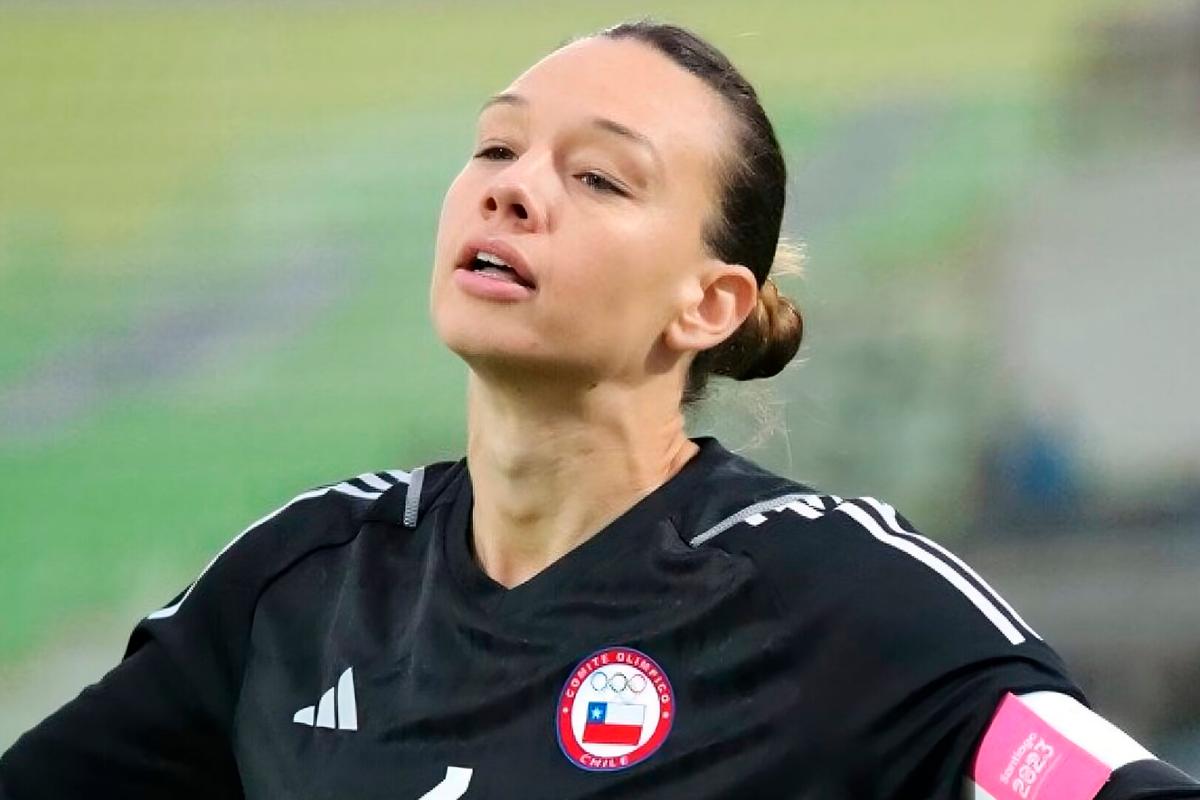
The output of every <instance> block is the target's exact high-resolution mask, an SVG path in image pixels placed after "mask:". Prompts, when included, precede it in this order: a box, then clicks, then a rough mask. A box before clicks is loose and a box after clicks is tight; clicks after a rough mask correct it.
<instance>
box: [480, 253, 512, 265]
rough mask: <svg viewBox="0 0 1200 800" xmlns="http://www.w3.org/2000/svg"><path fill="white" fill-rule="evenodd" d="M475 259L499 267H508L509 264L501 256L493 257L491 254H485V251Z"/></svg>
mask: <svg viewBox="0 0 1200 800" xmlns="http://www.w3.org/2000/svg"><path fill="white" fill-rule="evenodd" d="M475 257H476V258H478V259H479V260H480V261H486V262H487V263H488V264H495V265H496V266H497V267H508V262H507V261H505V260H504V259H503V258H501V257H500V256H497V255H492V254H491V253H487V252H484V251H483V250H480V251H479V253H478V254H476V256H475ZM508 268H509V269H512V267H508Z"/></svg>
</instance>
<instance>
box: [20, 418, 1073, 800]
mask: <svg viewBox="0 0 1200 800" xmlns="http://www.w3.org/2000/svg"><path fill="white" fill-rule="evenodd" d="M696 441H697V443H698V444H699V445H700V450H699V452H698V454H697V455H696V456H695V457H694V458H693V459H692V460H691V461H689V462H688V463H687V464H686V465H685V466H684V467H683V468H682V469H681V470H680V471H679V472H678V473H677V474H676V475H675V476H673V477H672V478H671V479H670V480H669V481H667V482H666V483H665V484H664V485H663V486H661V487H659V488H658V489H657V490H655V491H654V492H652V493H651V494H650V495H648V496H647V497H645V498H643V499H642V500H641V501H640V502H638V503H637V504H635V505H634V506H633V507H632V508H630V509H629V510H627V511H626V512H625V513H624V514H622V515H621V516H620V517H619V518H618V519H616V520H614V521H613V522H612V523H611V524H609V525H608V526H606V527H605V528H604V530H602V531H600V532H599V533H598V534H596V535H595V536H594V537H592V538H591V539H589V540H588V541H587V542H585V543H584V544H582V545H581V546H579V547H578V548H577V549H575V550H573V551H572V552H570V553H568V554H567V555H565V556H564V557H563V558H561V559H560V560H559V561H557V562H555V563H554V564H552V565H550V566H549V567H547V568H546V569H545V570H544V571H543V572H541V573H539V574H538V575H536V576H534V577H533V578H531V579H530V580H529V581H527V582H525V583H523V584H521V585H520V586H517V587H514V588H511V589H507V588H505V587H503V586H501V585H499V584H497V583H496V582H495V581H493V580H492V579H491V578H489V577H488V576H487V575H486V574H485V573H484V572H483V571H482V569H481V568H480V567H479V565H478V564H477V562H476V560H475V558H474V555H473V549H472V532H471V509H472V504H473V495H472V489H471V484H470V475H469V472H468V470H467V464H466V460H465V459H463V460H460V461H457V462H442V463H439V464H434V465H430V466H428V467H427V468H426V470H425V475H424V481H423V483H422V490H421V498H420V503H419V518H418V521H417V523H416V525H415V526H414V527H405V526H404V524H403V518H404V509H405V506H406V501H407V499H408V498H407V491H408V487H407V486H406V485H404V484H401V485H397V486H395V487H394V488H392V489H390V490H387V491H385V492H383V493H382V495H381V496H379V497H378V498H374V499H373V498H372V497H371V496H370V494H369V493H367V492H366V490H367V489H369V488H370V482H361V481H360V482H357V483H353V484H350V487H351V489H352V491H348V492H347V491H342V490H339V489H338V487H336V486H334V487H331V488H327V489H326V490H325V491H323V492H319V493H318V492H312V493H307V495H302V496H301V498H300V499H298V500H297V501H295V502H293V503H292V504H290V505H289V506H288V507H287V508H285V509H284V510H283V511H281V512H280V513H278V514H276V515H275V516H273V517H272V518H271V519H269V520H267V521H266V522H263V523H261V524H259V525H258V526H257V527H254V528H253V529H252V530H250V531H249V532H248V533H247V534H245V535H244V536H242V537H241V538H240V539H238V540H237V541H236V542H235V543H234V544H233V545H232V546H230V547H229V548H228V549H227V551H225V552H224V553H223V554H222V555H221V556H220V557H219V558H218V559H217V560H216V562H215V563H214V564H213V566H212V567H211V568H210V569H209V570H207V571H206V572H205V573H204V574H203V575H202V576H201V577H200V578H199V580H198V581H197V582H196V583H195V585H194V586H193V587H192V589H191V591H190V593H189V594H188V596H187V597H186V599H184V600H183V602H182V604H181V605H180V606H179V608H178V611H176V612H175V613H174V614H172V615H170V616H166V617H162V618H147V619H146V620H143V621H142V622H141V623H140V624H139V625H138V626H137V628H136V629H135V631H134V633H133V636H132V637H131V640H130V644H129V648H128V652H127V655H126V658H125V660H124V661H123V662H122V663H121V664H120V665H119V666H118V667H117V668H116V669H114V670H113V672H112V673H110V674H109V675H108V676H106V677H105V678H104V679H103V680H102V681H101V682H100V683H99V684H97V685H96V686H94V687H92V688H90V689H89V690H87V691H85V692H84V693H83V694H82V695H81V696H80V697H79V698H77V699H76V700H75V701H73V702H71V703H69V704H68V705H67V706H66V707H64V708H63V709H62V710H60V711H59V712H58V713H56V714H55V715H54V716H52V717H51V718H49V719H48V720H47V721H45V722H44V723H42V724H41V725H39V726H38V727H36V728H34V729H33V730H32V731H30V732H29V733H28V734H26V735H25V736H24V737H22V738H21V739H20V740H19V741H18V742H17V743H16V744H15V745H14V747H13V748H12V749H11V750H10V751H9V752H8V753H6V754H5V755H4V756H3V758H2V759H0V787H2V788H0V793H4V796H6V797H9V798H11V800H30V799H31V798H51V797H53V798H70V797H88V798H105V797H120V798H122V799H123V800H132V799H133V798H150V797H184V798H186V797H197V798H199V797H203V798H207V799H208V800H216V799H217V798H225V797H231V798H232V797H241V796H245V797H249V798H272V799H273V800H274V799H277V798H301V797H304V798H325V797H329V798H333V797H338V798H342V797H356V798H376V797H378V798H388V800H406V798H412V800H417V798H422V797H424V796H425V795H426V794H427V793H428V792H430V790H432V789H433V787H435V786H437V785H439V783H440V782H442V781H443V779H445V778H447V774H448V773H447V769H448V767H460V768H466V769H470V770H471V771H472V772H471V774H470V778H469V782H468V784H467V787H466V790H465V793H464V794H462V795H461V796H462V797H464V798H467V799H468V800H471V799H472V798H475V799H482V798H523V799H525V798H555V799H556V800H579V799H582V798H602V797H603V798H607V797H621V798H647V799H651V798H653V799H658V798H679V797H688V798H692V799H694V800H708V799H709V798H759V797H762V798H768V797H770V798H855V799H856V800H869V798H897V797H913V798H923V799H925V800H938V799H943V798H944V799H945V800H949V798H958V797H960V793H961V787H962V780H963V776H964V775H965V774H966V773H967V768H968V765H969V762H970V759H971V756H972V754H973V751H974V748H975V746H976V743H977V742H978V740H979V738H980V736H981V735H982V733H983V730H984V728H985V727H986V725H987V723H988V721H989V719H990V718H991V715H992V713H993V712H994V710H995V708H996V705H997V703H998V702H999V701H1000V699H1001V697H1002V696H1003V694H1004V692H1005V691H1015V692H1023V691H1033V690H1038V689H1050V690H1057V691H1064V692H1068V693H1071V694H1074V695H1075V696H1077V697H1081V696H1080V694H1079V691H1078V689H1077V688H1076V687H1075V685H1074V684H1073V682H1072V681H1071V680H1070V678H1069V677H1068V676H1067V674H1066V671H1065V669H1064V667H1063V665H1062V663H1061V661H1060V660H1059V658H1058V657H1057V656H1056V655H1055V654H1054V652H1053V651H1052V650H1051V649H1050V648H1049V647H1047V646H1046V645H1045V644H1044V643H1042V642H1041V641H1040V640H1039V639H1037V637H1036V636H1034V635H1033V634H1032V633H1031V632H1029V631H1027V629H1025V628H1023V627H1022V626H1021V625H1020V624H1019V622H1018V621H1017V620H1015V618H1014V617H1013V616H1012V615H1011V614H1010V613H1009V612H1008V611H1007V610H1003V611H1001V612H999V613H1000V615H1001V616H1002V617H1003V619H1004V620H1006V622H1004V623H1003V624H1002V625H1001V626H998V624H997V623H996V621H995V620H989V619H988V618H987V617H986V616H985V615H984V614H983V613H982V612H981V610H980V609H979V608H978V607H977V606H976V605H975V604H974V603H973V602H972V601H971V600H970V599H968V597H967V596H966V595H965V594H964V593H963V591H962V590H961V586H960V587H956V586H955V585H953V584H952V583H951V581H950V580H949V579H947V577H946V576H945V575H941V574H938V573H937V572H935V571H934V569H932V568H931V567H930V566H929V565H928V564H926V563H922V562H921V561H919V560H917V558H915V557H914V556H913V555H912V554H911V553H909V552H905V551H904V549H903V548H905V547H909V546H910V545H901V546H899V547H898V546H896V542H898V541H900V540H903V541H906V542H911V543H912V544H911V546H912V547H919V548H921V549H922V552H925V553H927V554H930V555H929V556H928V557H929V558H933V559H936V560H937V563H940V564H942V565H943V569H945V570H950V571H951V572H952V573H953V574H954V575H958V576H959V577H958V578H956V579H955V580H957V581H966V582H967V583H968V584H969V585H970V586H971V587H974V589H973V591H975V592H978V593H981V594H980V596H982V597H985V598H987V597H990V595H989V594H988V593H987V591H988V590H987V589H986V587H982V586H981V585H980V584H979V583H978V582H977V581H976V580H975V579H974V578H973V577H970V576H969V575H966V573H965V572H964V571H963V569H962V568H961V566H959V565H956V564H953V563H952V562H951V561H950V560H948V558H947V557H946V556H945V555H944V554H942V553H939V552H937V551H936V550H935V549H934V548H932V547H931V546H930V545H928V544H927V543H924V542H923V541H922V540H920V539H919V537H916V536H915V535H911V534H908V533H904V532H903V531H901V532H899V533H898V532H896V531H895V530H894V529H893V528H890V527H889V519H888V518H887V517H886V516H884V515H882V514H881V512H880V508H879V507H877V506H875V505H872V504H871V503H869V502H866V501H857V502H856V504H855V505H854V506H853V508H854V509H858V511H853V510H851V511H850V512H848V511H847V508H848V507H845V506H843V507H841V508H839V507H838V503H839V501H837V500H836V499H834V498H831V497H828V496H824V497H820V498H817V497H815V496H812V497H810V498H809V499H810V500H811V501H812V504H810V505H806V506H804V507H797V508H796V509H792V510H789V509H787V508H783V509H774V510H765V511H764V512H763V513H762V516H761V517H753V518H751V520H746V521H739V522H737V523H736V524H732V525H729V526H728V527H727V528H726V529H724V530H723V531H722V532H721V533H720V534H719V535H717V536H715V537H713V538H711V539H709V540H707V541H705V542H704V543H702V544H698V545H696V546H693V545H692V544H690V542H692V540H693V539H695V538H696V537H697V536H699V535H700V534H702V533H703V532H705V531H707V530H709V529H710V528H712V527H713V526H714V525H717V524H718V523H721V521H722V520H725V519H727V518H729V517H731V516H733V515H735V514H737V513H738V512H739V511H741V510H742V509H745V508H746V507H747V506H750V505H752V504H755V503H758V502H760V501H766V500H771V499H772V498H778V497H780V496H781V495H786V494H790V493H795V494H810V495H811V490H809V489H807V488H806V487H803V486H799V485H797V484H795V483H793V482H790V481H787V480H785V479H783V478H781V477H779V476H777V475H773V474H771V473H769V472H766V471H764V470H762V469H761V468H759V467H758V466H757V465H755V464H753V463H752V462H750V461H748V460H746V459H744V458H741V457H740V456H737V455H734V454H732V453H730V452H729V451H727V450H726V449H725V448H724V447H722V446H721V445H720V443H718V442H717V441H716V440H714V439H711V438H702V439H697V440H696ZM364 494H367V495H368V496H365V497H364V496H363V495H364ZM817 506H819V507H820V508H819V509H818V508H817ZM802 512H803V513H802ZM856 515H857V516H856ZM863 515H866V516H863ZM897 523H898V524H900V525H901V526H905V525H907V523H906V522H905V521H904V520H903V519H902V518H899V519H898V520H897ZM877 534H881V535H877ZM889 537H891V538H889ZM990 602H991V601H989V603H990ZM998 607H999V606H997V608H998ZM153 616H154V615H152V617H153ZM1002 627H1003V628H1006V629H1008V630H1010V631H1017V632H1018V633H1019V636H1018V637H1017V638H1018V639H1019V640H1018V641H1016V642H1015V643H1014V642H1013V641H1010V638H1012V637H1011V635H1010V634H1006V633H1005V632H1004V630H1002ZM613 648H616V649H613ZM630 648H632V650H635V651H637V653H640V654H644V655H645V656H647V657H648V658H649V659H652V660H653V661H654V662H655V664H656V665H657V668H658V669H659V670H661V674H664V675H665V676H666V677H667V679H668V680H669V684H670V687H671V689H672V690H673V696H672V697H671V698H670V703H669V704H665V705H664V704H663V702H665V701H663V702H659V704H658V705H657V706H653V705H652V704H643V705H642V706H639V707H640V708H641V709H642V710H641V712H640V713H642V714H643V717H642V719H647V717H645V714H647V713H650V712H647V711H646V709H651V710H653V709H654V708H657V709H658V711H667V710H669V711H670V712H672V714H673V715H672V714H668V715H667V716H664V717H662V719H666V718H667V717H668V716H669V717H670V719H671V720H672V721H671V723H670V726H669V733H668V734H667V735H666V738H665V740H664V741H663V742H662V744H661V746H660V747H659V748H658V749H657V750H654V751H653V752H652V753H651V754H649V755H648V756H647V757H645V758H644V760H640V761H638V762H637V763H634V764H632V765H629V766H624V767H621V766H620V765H619V764H616V766H617V767H619V768H613V769H600V768H589V769H584V768H582V767H581V766H578V765H577V764H576V763H574V762H573V761H572V759H571V758H569V757H568V752H567V750H568V745H567V744H561V743H560V735H559V732H558V730H559V729H558V727H557V725H558V721H559V719H560V717H559V716H558V715H559V714H560V713H562V708H560V697H561V696H563V695H562V692H563V689H564V686H566V685H567V683H568V681H569V680H570V679H571V678H572V676H573V675H575V674H576V670H577V669H578V668H579V667H580V664H581V662H584V661H585V659H588V658H589V657H590V656H593V655H594V654H600V653H608V654H609V655H612V657H614V658H615V657H616V656H615V655H613V654H615V653H616V652H617V649H620V651H621V652H622V653H625V652H629V650H628V649H630ZM595 657H596V658H597V659H599V658H600V657H601V656H600V655H595ZM347 670H352V677H353V680H352V683H353V687H354V694H355V698H354V705H355V708H356V713H357V723H356V729H354V730H346V729H337V728H336V727H335V728H324V727H313V726H312V725H311V724H299V723H297V722H295V721H293V716H294V715H295V714H296V713H297V712H298V711H300V710H301V709H303V708H305V707H309V710H310V713H311V711H312V709H313V708H316V707H319V705H320V701H321V698H323V697H330V698H332V694H331V690H332V688H333V687H335V686H336V685H338V683H339V680H341V679H342V677H343V676H347V675H348V673H347ZM647 674H650V673H647ZM654 674H658V673H657V672H655V673H654ZM347 680H349V678H347ZM605 691H607V690H605ZM654 691H655V692H657V691H658V690H657V688H656V689H655V690H654ZM656 696H657V695H656ZM614 697H617V698H618V700H619V703H618V702H617V700H614V703H613V704H612V705H610V706H609V708H613V709H616V711H614V713H625V712H621V709H625V710H626V712H627V711H628V709H629V708H631V707H632V706H637V705H638V704H639V703H641V702H642V701H640V700H638V699H637V697H634V696H632V695H628V694H626V695H620V696H617V695H614ZM631 697H632V700H631V699H630V698H631ZM622 698H623V699H622ZM1081 699H1082V698H1081ZM330 702H332V700H330ZM338 702H341V701H340V700H339V701H338ZM581 702H582V701H581ZM581 707H582V706H581ZM572 708H573V706H572ZM570 710H571V709H568V711H570ZM585 710H586V712H587V713H591V711H592V708H591V707H590V706H589V707H587V708H586V709H585ZM635 710H636V709H635ZM658 711H655V712H654V713H656V714H657V713H658ZM581 713H583V712H581ZM338 715H339V716H338V719H339V720H342V719H345V716H344V712H343V711H338ZM567 718H569V717H565V718H564V719H567ZM654 719H658V717H654ZM650 724H651V727H653V723H650ZM659 724H665V723H659ZM662 730H667V728H665V727H664V728H662ZM571 735H572V734H571V733H570V732H569V731H568V736H571ZM593 749H597V748H593ZM605 752H609V751H605ZM589 763H591V762H589ZM594 763H600V764H603V765H605V766H614V764H615V762H614V763H613V764H609V763H607V762H594ZM450 796H453V795H452V794H450V795H446V797H450ZM439 797H440V795H439Z"/></svg>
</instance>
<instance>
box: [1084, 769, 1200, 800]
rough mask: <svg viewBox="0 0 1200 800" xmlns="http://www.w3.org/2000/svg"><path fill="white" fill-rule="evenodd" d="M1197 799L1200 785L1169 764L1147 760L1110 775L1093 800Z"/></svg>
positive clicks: (1199, 794)
mask: <svg viewBox="0 0 1200 800" xmlns="http://www.w3.org/2000/svg"><path fill="white" fill-rule="evenodd" d="M1191 797H1200V782H1197V781H1196V779H1195V778H1193V777H1191V776H1190V775H1187V774H1186V773H1183V772H1181V771H1179V770H1177V769H1175V767H1173V766H1171V765H1170V764H1167V763H1164V762H1162V761H1155V760H1152V759H1147V760H1145V761H1134V762H1133V763H1132V764H1126V765H1125V766H1123V767H1121V768H1120V769H1118V770H1116V771H1114V772H1113V774H1112V777H1111V778H1109V779H1108V783H1106V784H1104V788H1103V789H1101V790H1100V794H1098V795H1096V800H1149V799H1150V798H1154V800H1183V798H1191Z"/></svg>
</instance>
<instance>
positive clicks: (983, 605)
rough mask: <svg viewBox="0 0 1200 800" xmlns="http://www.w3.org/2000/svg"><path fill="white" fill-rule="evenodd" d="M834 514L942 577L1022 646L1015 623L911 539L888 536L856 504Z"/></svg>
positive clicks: (848, 504)
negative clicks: (844, 518)
mask: <svg viewBox="0 0 1200 800" xmlns="http://www.w3.org/2000/svg"><path fill="white" fill-rule="evenodd" d="M835 510H836V511H841V512H842V513H843V514H845V515H847V516H848V517H850V518H851V519H853V520H854V521H855V522H857V523H858V524H859V525H862V526H863V527H864V528H866V529H867V532H868V533H870V534H871V535H872V536H874V537H875V538H876V539H878V540H879V541H881V542H883V543H884V544H886V545H888V546H889V547H894V548H896V549H897V550H899V551H900V552H902V553H906V554H908V555H909V556H912V557H913V558H915V559H916V560H917V561H920V562H921V563H922V564H924V565H925V566H927V567H929V568H930V569H932V570H933V571H934V572H936V573H937V574H938V575H941V576H942V577H943V578H945V579H946V580H947V581H948V582H949V583H950V585H951V586H953V587H954V588H955V589H957V590H958V591H960V592H962V594H963V595H964V596H965V597H966V598H967V599H968V600H970V601H971V603H972V604H973V605H974V606H975V607H976V608H978V609H979V610H980V611H981V612H982V613H983V615H984V616H985V617H987V619H988V620H989V621H990V622H991V623H992V624H993V625H995V626H996V628H998V629H999V630H1000V632H1001V633H1003V634H1004V636H1005V638H1007V639H1008V641H1010V642H1012V643H1013V644H1020V643H1021V642H1023V641H1025V636H1024V635H1022V633H1021V632H1020V631H1019V630H1017V628H1016V627H1015V626H1014V625H1013V624H1012V622H1010V621H1009V619H1008V617H1006V616H1004V614H1002V613H1001V612H1000V609H998V608H996V606H995V604H993V603H992V601H991V600H989V599H988V598H986V597H984V596H983V594H982V593H980V591H979V590H978V589H976V588H975V586H974V585H972V584H971V583H970V582H969V581H968V580H967V579H966V578H964V577H963V576H962V575H960V574H959V573H958V572H956V571H955V570H954V569H953V568H952V567H950V566H948V565H947V564H946V562H944V561H942V560H941V559H940V558H938V557H937V556H935V555H933V554H932V553H930V552H929V551H928V550H926V549H924V548H923V547H921V546H919V545H917V544H916V543H914V542H912V541H910V540H909V539H907V538H905V537H903V536H898V535H896V534H894V533H888V532H887V531H885V530H884V529H883V528H881V527H880V526H879V523H877V522H876V521H875V518H874V517H872V516H871V515H870V514H868V513H867V512H866V511H865V510H863V509H862V508H859V507H858V506H856V505H854V504H853V503H842V504H841V505H839V506H838V507H837V508H836V509H835Z"/></svg>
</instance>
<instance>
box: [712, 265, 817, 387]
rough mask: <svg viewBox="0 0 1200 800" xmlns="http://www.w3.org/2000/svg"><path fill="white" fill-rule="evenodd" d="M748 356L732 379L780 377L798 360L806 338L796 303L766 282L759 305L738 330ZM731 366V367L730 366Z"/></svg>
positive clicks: (759, 297) (731, 375)
mask: <svg viewBox="0 0 1200 800" xmlns="http://www.w3.org/2000/svg"><path fill="white" fill-rule="evenodd" d="M738 338H739V339H741V340H742V343H743V352H744V355H745V356H746V357H745V358H744V359H742V360H741V361H742V363H741V364H739V365H738V366H740V367H741V369H739V370H737V371H736V372H731V373H730V375H729V377H731V378H734V379H735V380H739V381H749V380H754V379H756V378H770V377H773V376H775V375H778V374H779V373H780V372H782V371H783V368H784V367H786V366H787V365H788V363H789V362H790V361H791V360H792V359H793V358H794V357H795V355H796V352H797V351H798V350H799V349H800V342H801V340H803V338H804V318H803V317H802V316H801V314H800V309H799V308H797V307H796V304H795V302H793V301H792V299H791V298H790V297H788V296H787V295H783V294H780V293H779V287H777V286H776V285H775V281H773V280H772V279H771V278H769V277H768V278H767V279H766V280H765V281H764V282H763V285H762V287H761V288H760V289H759V291H758V305H757V306H756V307H755V309H754V311H752V312H750V316H749V317H747V318H746V322H745V323H743V327H742V329H741V330H739V337H738ZM731 366H732V365H731Z"/></svg>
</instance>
